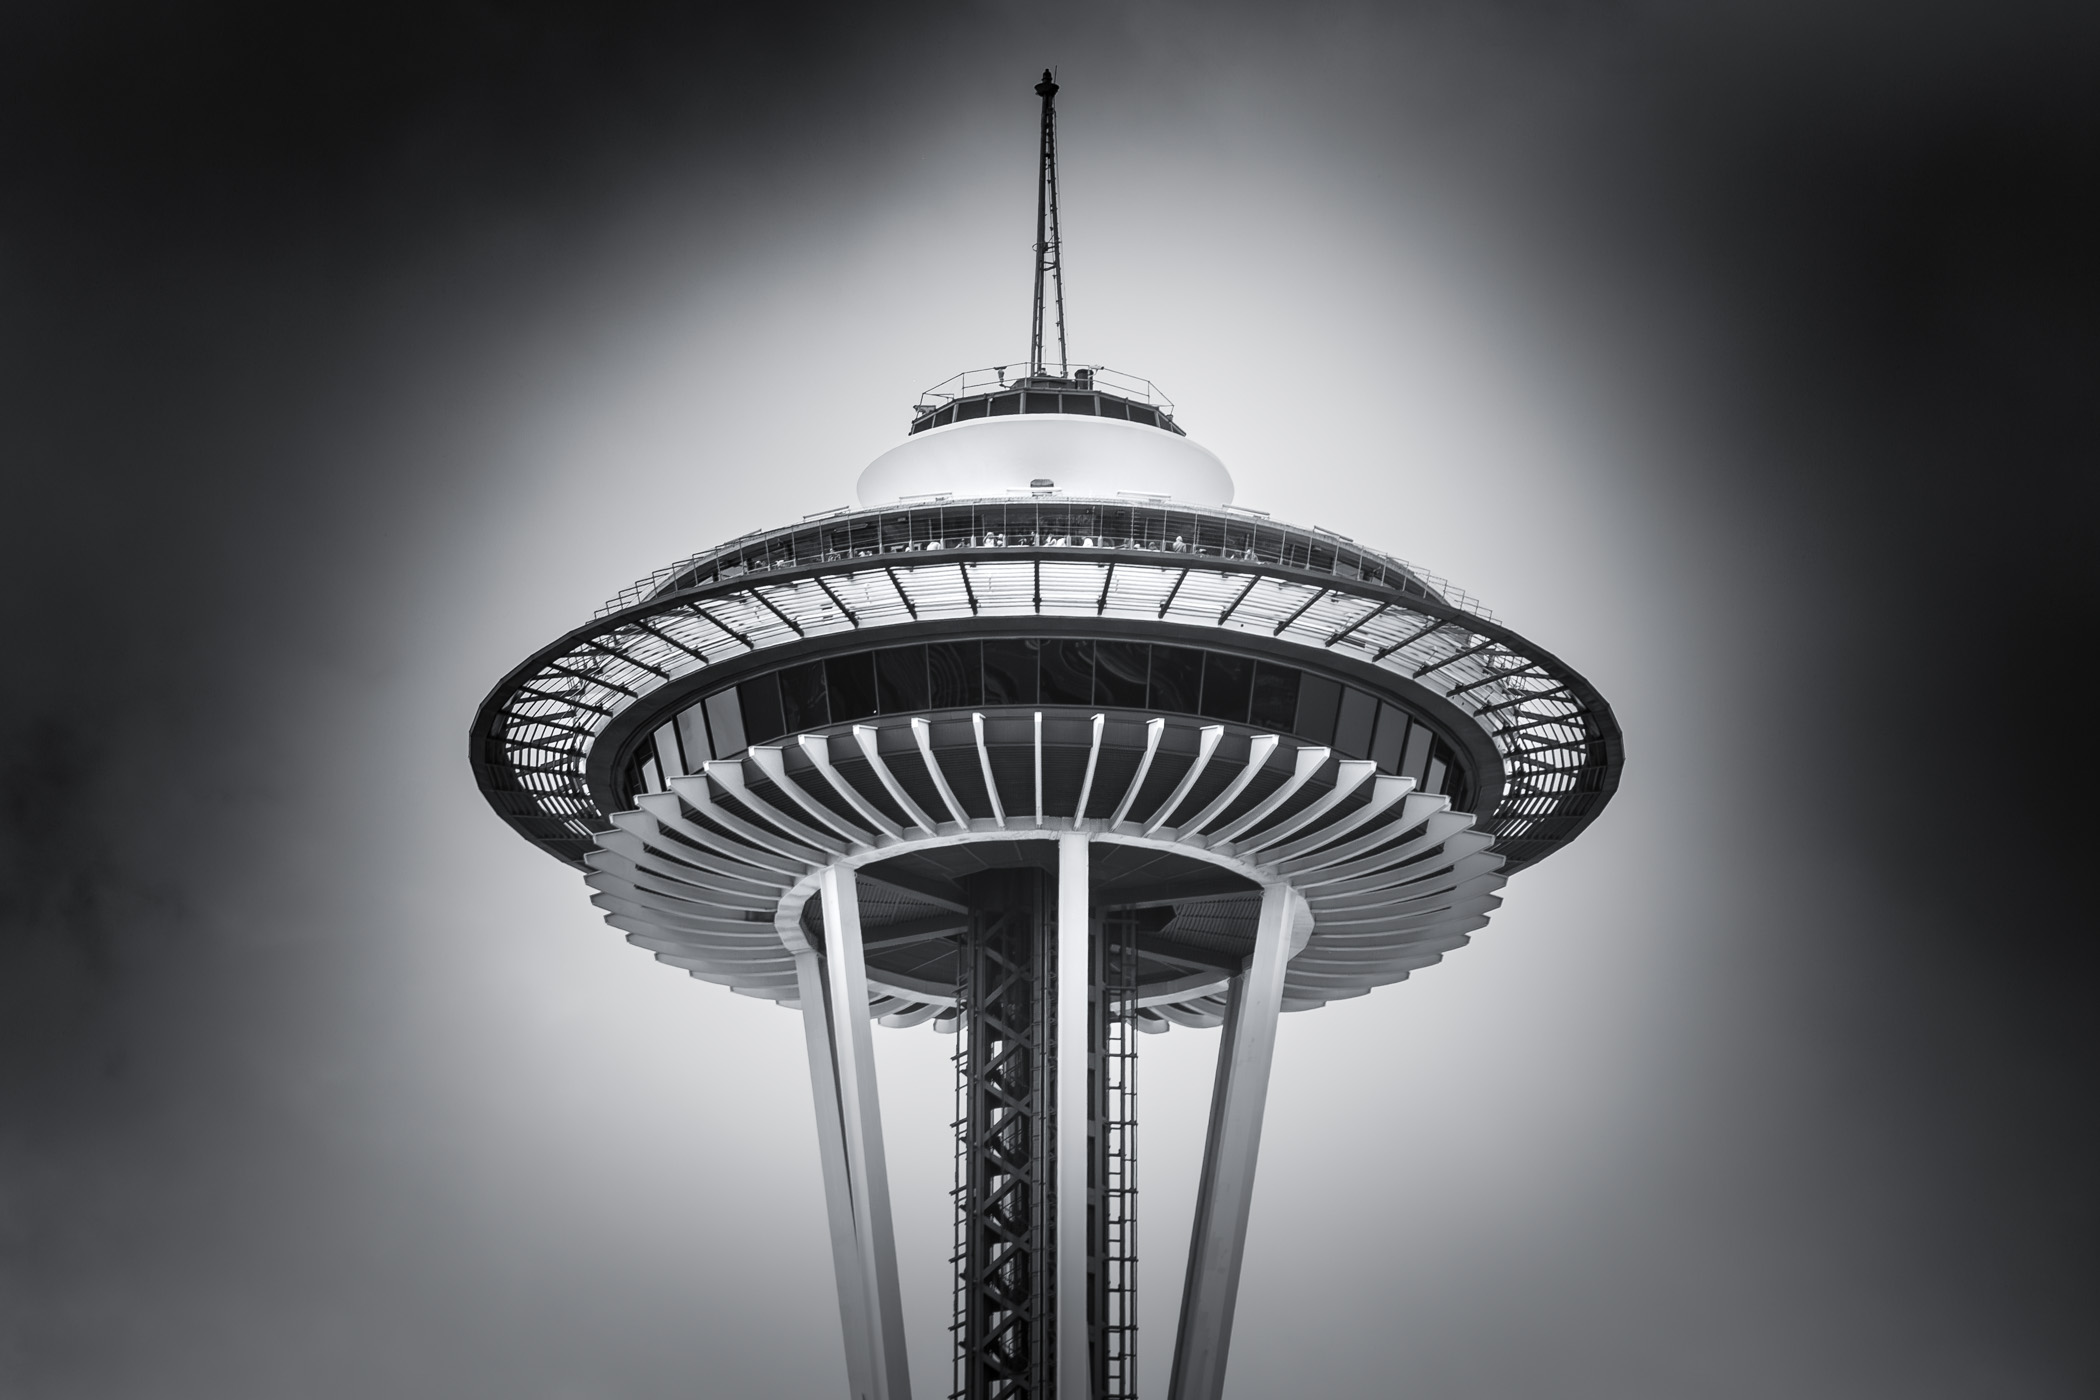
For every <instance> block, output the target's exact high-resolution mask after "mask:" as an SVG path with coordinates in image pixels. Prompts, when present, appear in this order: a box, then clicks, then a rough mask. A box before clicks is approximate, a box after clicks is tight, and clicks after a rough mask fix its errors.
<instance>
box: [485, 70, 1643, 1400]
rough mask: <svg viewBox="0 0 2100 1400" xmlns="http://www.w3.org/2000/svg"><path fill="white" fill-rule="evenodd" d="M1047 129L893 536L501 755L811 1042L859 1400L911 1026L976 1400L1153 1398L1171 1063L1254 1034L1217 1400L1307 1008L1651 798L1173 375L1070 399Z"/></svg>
mask: <svg viewBox="0 0 2100 1400" xmlns="http://www.w3.org/2000/svg"><path fill="white" fill-rule="evenodd" d="M1036 92H1037V93H1038V95H1039V96H1040V97H1041V99H1042V127H1041V144H1040V173H1039V181H1038V198H1037V207H1036V228H1037V237H1036V243H1035V250H1036V268H1035V301H1034V314H1033V334H1032V341H1031V350H1030V355H1029V359H1028V361H1027V362H1026V363H1025V364H1016V365H1010V366H1001V367H997V368H993V369H988V370H983V371H972V372H970V373H966V374H962V375H958V376H956V377H955V378H953V379H950V380H948V381H947V382H946V383H944V384H942V385H940V386H938V387H937V388H935V389H932V390H929V391H928V392H927V393H926V394H924V395H923V396H922V397H921V399H920V401H919V403H918V404H917V405H916V407H914V408H913V410H912V414H911V418H910V422H909V424H908V430H907V431H906V433H905V434H904V437H903V440H902V441H901V442H900V443H899V444H898V445H897V446H895V447H893V448H891V449H890V450H889V451H887V452H885V453H884V454H883V455H882V456H880V457H878V458H877V459H876V460H875V461H874V462H873V463H872V464H871V465H869V466H868V467H867V469H866V470H865V471H863V472H862V473H861V476H860V481H859V496H860V501H861V505H860V507H859V508H858V509H852V510H845V511H840V512H837V513H834V514H830V515H825V516H821V517H817V518H812V519H807V520H804V521H802V522H801V523H799V524H794V525H786V526H782V527H780V528H778V529H772V530H764V531H760V532H758V533H755V534H751V535H746V536H744V537H743V538H741V539H737V540H733V541H731V542H730V543H728V544H725V545H722V546H720V547H718V548H715V549H710V550H707V551H705V552H703V553H700V554H697V555H694V556H693V557H692V558H690V559H687V560H684V561H682V562H680V563H677V564H673V565H671V566H670V567H668V568H665V569H661V570H659V571H658V572H656V573H655V574H653V575H651V576H650V577H649V578H647V579H645V580H643V581H642V582H641V583H639V584H637V585H635V586H634V587H633V588H630V589H628V590H627V591H626V592H624V593H622V594H621V595H620V596H619V597H618V598H616V599H614V600H613V601H612V602H611V603H609V604H608V605H607V606H606V607H604V608H602V609H600V611H599V613H598V615H597V616H595V617H594V618H592V619H591V620H590V621H589V622H587V623H585V624H584V625H582V626H580V627H578V628H576V629H575V630H574V631H572V632H569V633H568V634H567V635H565V636H563V637H561V638H559V639H558V640H556V641H554V642H552V643H551V644H549V645H548V646H546V647H544V648H542V649H541V650H540V651H538V652H536V653H535V654H534V655H533V656H531V657H530V658H529V659H527V660H526V661H525V662H524V663H523V664H522V665H520V666H519V667H518V668H517V669H516V670H514V671H512V672H511V673H510V674H509V675H508V676H506V677H505V678H504V679H503V681H502V682H501V683H500V684H499V685H497V686H496V688H495V689H494V691H492V692H491V693H490V695H489V697H488V699H487V700H486V701H485V702H484V703H483V704H482V706H481V709H480V712H479V713H478V714H477V715H476V716H475V719H474V725H473V731H472V735H471V746H472V759H473V765H474V773H475V777H476V779H477V781H478V782H479V784H480V786H481V790H482V792H483V794H484V795H485V796H486V797H487V799H488V801H489V803H490V805H491V806H493V807H494V808H495V809H496V812H497V813H498V815H500V816H501V817H502V818H503V819H504V820H505V821H507V822H509V823H510V825H511V826H512V827H513V828H515V829H516V830H517V831H518V833H519V834H520V835H522V836H524V837H525V838H526V839H527V840H529V841H531V842H532V843H533V844H534V845H536V846H538V847H540V848H541V849H542V850H544V851H546V852H547V853H548V854H550V855H552V856H554V857H556V858H557V859H560V860H563V861H566V862H568V863H569V864H571V865H573V866H575V867H577V868H578V869H579V870H580V871H582V872H583V874H584V879H585V881H586V883H587V884H588V885H589V886H590V887H591V889H592V890H593V895H592V900H593V902H594V903H595V904H597V905H598V906H599V907H600V908H601V909H603V910H604V913H605V920H606V922H607V923H609V924H611V925H612V926H613V927H614V928H616V929H619V930H620V931H621V932H623V933H624V934H625V935H626V937H627V941H628V942H630V943H632V944H634V945H636V946H637V947H640V948H643V949H645V950H647V951H649V952H651V953H653V954H654V955H655V956H656V957H657V959H658V960H659V961H661V962H664V963H668V964H670V965H671V966H673V967H677V968H682V969H685V970H686V971H688V972H690V973H691V974H692V975H693V976H694V977H697V978H700V979H702V980H703V981H708V982H714V983H719V984H721V985H722V986H725V987H728V988H730V989H731V990H733V991H735V992H739V993H742V994H744V995H747V996H754V997H762V998H766V999H769V1000H772V1001H775V1002H778V1003H780V1004H781V1005H782V1006H783V1007H786V1008H789V1009H791V1010H795V1011H798V1012H799V1013H800V1014H801V1018H802V1026H803V1031H804V1038H805V1041H806V1045H807V1051H808V1057H809V1071H810V1082H811V1086H812V1088H813V1090H814V1093H815V1099H816V1117H817V1129H818V1133H817V1136H818V1142H819V1147H820V1151H821V1153H822V1156H823V1177H824V1189H825V1208H826V1211H827V1215H828V1220H829V1225H830V1235H831V1244H832V1252H833V1261H834V1263H835V1265H836V1269H837V1275H838V1298H839V1312H840V1318H841V1322H842V1325H843V1328H844V1335H845V1353H846V1362H847V1370H848V1382H849V1387H850V1390H849V1393H850V1394H851V1395H852V1396H854V1397H856V1400H905V1398H906V1397H908V1396H909V1395H910V1393H911V1392H910V1378H909V1374H908V1371H907V1367H906V1361H905V1345H904V1328H903V1321H902V1314H901V1310H900V1306H899V1299H898V1285H897V1267H896V1259H895V1249H894V1238H893V1233H892V1226H891V1219H890V1205H889V1185H888V1180H887V1176H886V1172H885V1167H884V1155H883V1137H882V1125H881V1115H880V1111H879V1107H878V1104H877V1099H876V1092H875V1067H874V1060H873V1050H872V1040H873V1027H874V1026H875V1025H877V1024H880V1025H882V1026H885V1027H893V1028H898V1029H902V1028H905V1027H912V1026H921V1027H928V1028H930V1029H931V1030H932V1031H934V1032H940V1033H944V1034H949V1035H953V1036H954V1037H955V1045H956V1049H955V1070H956V1079H955V1086H956V1115H955V1118H956V1144H955V1154H956V1155H955V1162H956V1179H955V1197H954V1198H955V1239H954V1261H955V1293H954V1338H955V1345H954V1374H953V1377H952V1388H951V1391H950V1394H951V1395H953V1396H955V1397H959V1398H960V1400H1051V1397H1059V1398H1060V1400H1121V1398H1122V1397H1129V1396H1133V1395H1135V1394H1136V1383H1137V1376H1136V1364H1135V1362H1136V1323H1137V1314H1136V1301H1137V1295H1136V1286H1137V1254H1136V1213H1135V1206H1136V1190H1137V1185H1136V1163H1137V1156H1136V1150H1135V1149H1136V1128H1137V1116H1136V1102H1137V1100H1136V1091H1137V1077H1136V1070H1137V1062H1138V1057H1137V1046H1138V1043H1139V1038H1140V1036H1141V1035H1142V1034H1144V1033H1158V1032H1164V1031H1167V1030H1169V1029H1171V1028H1173V1027H1175V1026H1183V1027H1206V1028H1222V1033H1221V1037H1220V1045H1219V1050H1218V1068H1217V1077H1216V1082H1215V1087H1214V1091H1213V1093H1214V1097H1213V1100H1212V1104H1211V1111H1210V1124H1209V1130H1208V1136H1207V1139H1206V1143H1205V1147H1204V1155H1203V1164H1202V1169H1201V1172H1202V1175H1201V1180H1200V1183H1199V1191H1198V1196H1197V1206H1196V1217H1195V1224H1194V1231H1193V1234H1192V1237H1191V1241H1190V1250H1189V1263H1188V1272H1187V1275H1186V1279H1185V1282H1184V1285H1183V1294H1182V1303H1181V1312H1180V1323H1179V1328H1178V1332H1177V1336H1176V1338H1175V1342H1174V1362H1173V1373H1172V1375H1173V1379H1172V1382H1171V1385H1170V1400H1216V1397H1218V1396H1219V1395H1220V1394H1221V1393H1222V1389H1223V1384H1224V1376H1225V1363H1226V1355H1227V1345H1228V1342H1229V1340H1230V1336H1231V1329H1232V1317H1233V1301H1234V1298H1235V1295H1236V1293H1237V1291H1238V1286H1239V1274H1240V1259H1241V1250H1242V1244H1243V1241H1244V1239H1245V1235H1246V1226H1247V1217H1248V1209H1249V1205H1250V1203H1251V1200H1252V1195H1253V1186H1254V1172H1255V1158H1256V1152H1257V1149H1258V1147H1259V1145H1260V1138H1261V1124H1262V1110H1263V1104H1264V1101H1265V1099H1266V1096H1267V1093H1268V1087H1269V1068H1270V1062H1271V1055H1272V1051H1273V1049H1274V1046H1275V1040H1276V1030H1277V1024H1278V1018H1279V1015H1280V1014H1281V1013H1283V1012H1286V1011H1292V1012H1298V1011H1311V1010H1314V1009H1316V1008H1318V1007H1321V1006H1323V1005H1325V1004H1326V1003H1328V1002H1331V1001H1338V1000H1341V999H1343V998H1347V997H1359V996H1364V995H1366V994H1367V993H1369V992H1371V991H1372V990H1373V989H1374V988H1377V987H1380V986H1383V985H1385V984H1388V983H1392V982H1398V981H1400V980H1402V979H1403V978H1405V977H1406V976H1407V975H1408V974H1409V973H1411V972H1413V971H1415V970H1416V969H1418V968H1423V967H1427V966H1429V965H1430V964H1432V963H1435V962H1436V961H1438V960H1439V959H1440V958H1441V957H1442V956H1443V955H1444V954H1445V953H1448V952H1450V951H1451V950H1453V949H1455V948H1458V947H1461V946H1463V945H1464V944H1465V943H1466V941H1467V939H1468V936H1469V935H1470V934H1471V933H1473V932H1474V931H1475V930H1477V929H1479V928H1481V927H1483V926H1484V925H1486V923H1487V922H1488V918H1489V915H1490V913H1491V911H1493V910H1494V909H1495V908H1496V906H1497V905H1498V904H1499V903H1500V895H1499V891H1500V890H1501V888H1502V886H1503V884H1504V883H1505V881H1507V879H1508V878H1509V877H1510V876H1511V875H1512V874H1514V873H1515V872H1516V871H1519V870H1522V869H1523V868H1524V867H1526V866H1528V865H1531V864H1532V863H1534V862H1536V861H1539V860H1542V859H1544V858H1545V857H1546V856H1548V855H1551V854H1552V853H1553V852H1555V851H1556V850H1558V849H1559V848H1560V847H1561V846H1563V845H1565V844H1566V843H1567V842H1569V841H1571V840H1573V839H1574V838H1575V837H1576V835H1577V834H1579V833H1580V832H1581V831H1582V829H1583V828H1584V827H1585V826H1587V825H1588V824H1589V823H1590V822H1591V821H1592V820H1594V819H1595V817H1596V816H1597V814H1598V812H1599V811H1601V810H1602V809H1603V807H1604V804H1605V803H1606V802H1607V801H1608V800H1609V798H1610V796H1611V794H1612V792H1613V790H1614V788H1615V787H1616V786H1617V783H1618V776H1619V770H1620V764H1621V758H1622V748H1621V741H1620V735H1619V729H1618V726H1617V724H1616V722H1615V721H1614V719H1613V717H1612V713H1611V710H1610V708H1609V707H1608V706H1607V705H1606V704H1605V702H1604V701H1603V699H1602V698H1601V697H1600V696H1599V695H1598V694H1597V692H1596V690H1595V689H1594V688H1592V687H1591V686H1590V685H1589V683H1588V682H1586V681H1585V680H1583V678H1582V677H1581V676H1579V675H1577V674H1576V673H1575V672H1574V671H1573V670H1572V669H1570V668H1569V667H1568V666H1567V665H1565V664H1564V663H1562V662H1561V661H1560V660H1558V659H1557V658H1556V657H1554V656H1553V655H1551V654H1550V653H1548V652H1546V651H1543V650H1541V649H1540V648H1539V647H1537V646H1534V645H1533V644H1532V643H1530V642H1529V641H1526V640H1525V639H1524V638H1523V637H1521V636H1518V635H1517V634H1516V633H1515V632H1513V631H1511V630H1510V629H1508V628H1507V627H1505V626H1503V625H1502V624H1501V623H1499V622H1498V621H1496V620H1495V618H1494V617H1493V616H1492V615H1491V614H1490V613H1489V612H1487V611H1486V610H1485V609H1484V608H1482V607H1480V606H1479V605H1478V604H1477V603H1475V602H1474V601H1473V600H1472V599H1471V598H1469V597H1467V596H1466V595H1465V594H1463V593H1460V592H1458V591H1457V590H1455V589H1453V588H1451V587H1450V586H1449V585H1447V584H1446V583H1444V582H1443V581H1442V580H1440V579H1438V578H1436V577H1434V576H1433V575H1430V574H1427V573H1425V572H1423V571H1422V570H1420V569H1417V568H1415V567H1414V566H1412V565H1410V564H1407V563H1405V562H1403V561H1401V560H1399V559H1396V558H1394V557H1393V556H1391V555H1389V554H1384V553H1381V552H1379V551H1378V550H1376V549H1373V548H1370V547H1367V546H1365V545H1361V544H1358V543H1356V542H1355V541H1353V540H1351V539H1349V538H1347V537H1345V536H1342V535H1338V534H1335V533H1333V532H1331V531H1327V530H1322V529H1317V528H1314V529H1304V528H1299V527H1297V526H1291V525H1284V524H1281V523H1278V522H1276V521H1274V520H1271V519H1270V518H1269V517H1268V516H1266V515H1264V514H1262V513H1260V512H1257V511H1249V510H1243V509H1239V508H1236V507H1235V506H1234V505H1233V504H1232V481H1231V478H1230V477H1229V476H1228V475H1227V473H1226V470H1225V467H1224V465H1223V464H1222V463H1221V462H1220V461H1219V460H1218V459H1217V457H1215V456H1213V455H1212V454H1211V453H1210V452H1209V451H1207V450H1206V449H1205V448H1203V447H1202V446H1200V445H1199V444H1198V443H1197V442H1196V441H1194V440H1193V439H1191V438H1190V437H1189V436H1187V434H1186V433H1185V432H1184V431H1183V428H1182V425H1181V423H1180V421H1179V419H1178V417H1177V415H1176V413H1175V411H1174V406H1173V405H1172V404H1171V403H1170V402H1168V401H1167V399H1166V398H1165V397H1164V396H1163V395H1161V394H1160V393H1159V392H1158V390H1156V389H1155V388H1154V387H1153V386H1152V385H1151V384H1150V383H1149V382H1147V381H1145V380H1142V379H1138V378H1134V377H1131V376H1127V375H1122V374H1118V373H1115V372H1113V371H1110V370H1108V369H1105V368H1103V367H1101V366H1096V365H1075V364H1073V363H1071V362H1070V361H1069V360H1068V359H1067V356H1066V349H1065V324H1064V292H1063V267H1062V261H1061V250H1060V244H1059V238H1058V208H1057V143H1056V118H1055V112H1054V98H1055V95H1056V93H1057V85H1056V84H1055V83H1053V82H1052V81H1051V80H1050V75H1049V74H1048V73H1045V74H1044V75H1043V81H1042V83H1041V84H1039V85H1038V86H1037V88H1036ZM1309 465H1313V464H1309ZM1315 469H1316V467H1315Z"/></svg>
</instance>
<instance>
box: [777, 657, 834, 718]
mask: <svg viewBox="0 0 2100 1400" xmlns="http://www.w3.org/2000/svg"><path fill="white" fill-rule="evenodd" d="M780 714H781V720H782V721H783V723H784V724H785V725H786V728H784V729H783V730H781V732H782V733H783V734H791V733H799V732H800V731H802V730H804V729H821V728H822V727H823V726H825V725H827V724H829V723H831V711H830V707H829V706H827V705H826V704H825V703H824V663H823V662H821V661H812V662H810V663H809V664H808V665H806V666H790V667H788V668H787V669H786V670H784V671H782V672H781V673H780Z"/></svg>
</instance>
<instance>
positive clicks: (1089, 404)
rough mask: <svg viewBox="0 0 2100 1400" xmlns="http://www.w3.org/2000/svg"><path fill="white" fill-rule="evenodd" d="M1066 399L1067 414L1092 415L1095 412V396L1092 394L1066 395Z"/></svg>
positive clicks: (1065, 408)
mask: <svg viewBox="0 0 2100 1400" xmlns="http://www.w3.org/2000/svg"><path fill="white" fill-rule="evenodd" d="M1064 399H1065V403H1064V410H1065V412H1067V413H1089V414H1090V413H1092V412H1093V411H1094V396H1093V395H1092V394H1066V395H1065V396H1064Z"/></svg>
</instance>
